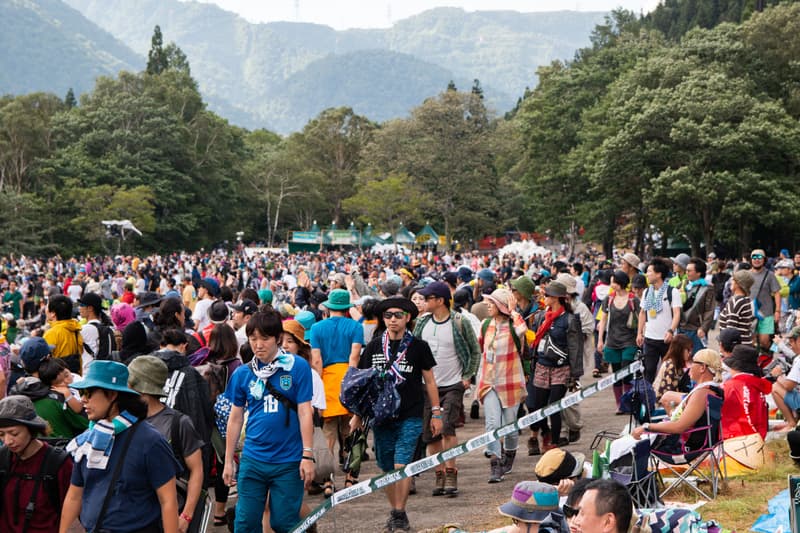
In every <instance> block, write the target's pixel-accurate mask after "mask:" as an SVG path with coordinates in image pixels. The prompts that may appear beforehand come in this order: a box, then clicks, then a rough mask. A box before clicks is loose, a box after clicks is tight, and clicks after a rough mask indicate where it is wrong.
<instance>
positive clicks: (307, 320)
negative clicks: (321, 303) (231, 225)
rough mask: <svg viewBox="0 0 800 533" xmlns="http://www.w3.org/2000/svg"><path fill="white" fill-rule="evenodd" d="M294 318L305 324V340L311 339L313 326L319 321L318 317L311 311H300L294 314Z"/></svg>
mask: <svg viewBox="0 0 800 533" xmlns="http://www.w3.org/2000/svg"><path fill="white" fill-rule="evenodd" d="M294 319H295V320H297V322H299V323H300V325H301V326H303V329H305V330H306V332H305V335H304V338H303V340H306V341H308V340H311V326H313V325H314V323H315V322H316V321H317V317H315V316H314V313H312V312H311V311H300V312H299V313H297V314H296V315H295V316H294Z"/></svg>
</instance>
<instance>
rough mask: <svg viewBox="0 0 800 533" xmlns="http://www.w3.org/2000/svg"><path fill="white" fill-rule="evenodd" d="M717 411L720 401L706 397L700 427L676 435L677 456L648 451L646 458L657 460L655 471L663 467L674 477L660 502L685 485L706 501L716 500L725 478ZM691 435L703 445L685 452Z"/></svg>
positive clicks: (719, 412) (719, 418)
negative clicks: (707, 486) (705, 486)
mask: <svg viewBox="0 0 800 533" xmlns="http://www.w3.org/2000/svg"><path fill="white" fill-rule="evenodd" d="M721 411H722V399H721V398H718V397H716V396H713V395H708V397H707V401H706V411H705V414H704V417H705V421H704V423H703V425H701V426H697V427H694V428H691V429H689V430H688V431H686V432H684V433H683V434H681V435H680V453H678V454H672V453H669V452H666V451H661V450H659V449H658V447H657V446H653V447H652V448H651V450H650V456H651V457H653V458H654V459H656V460H657V461H656V464H657V465H658V466H659V467H666V469H667V470H669V471H670V472H671V474H672V475H674V476H675V477H674V478H673V480H672V481H671V483H669V485H668V486H666V487H665V488H664V490H663V491H662V492H661V494H660V495H659V496H660V498H663V497H664V496H665V495H667V494H668V493H669V492H671V491H672V490H673V489H675V488H676V487H678V486H680V485H686V486H687V487H689V488H691V489H692V490H693V491H695V492H696V493H697V494H698V495H699V496H701V497H703V498H705V499H707V500H713V499H714V498H716V497H717V493H718V492H719V487H720V484H721V483H722V482H724V481H725V480H726V478H727V475H728V472H727V468H726V465H725V452H724V450H723V446H722V442H723V441H722V428H721V418H722V416H721ZM694 435H702V441H703V442H702V444H701V445H699V446H693V447H692V448H691V449H687V447H686V443H687V442H688V441H689V439H690V438H691V437H692V436H694ZM663 436H666V437H668V438H669V437H675V436H674V435H668V436H667V435H664V434H661V435H660V436H659V439H660V438H662V437H663ZM694 438H695V439H697V438H698V437H694ZM705 468H707V469H708V473H706V472H704V471H703V469H705ZM695 480H696V481H700V482H707V483H709V484H710V486H711V491H710V495H709V493H707V492H706V491H704V490H703V489H701V488H700V487H699V486H698V484H697V483H693V481H695ZM664 481H666V479H665V480H664Z"/></svg>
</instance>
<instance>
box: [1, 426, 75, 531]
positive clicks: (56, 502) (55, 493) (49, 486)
mask: <svg viewBox="0 0 800 533" xmlns="http://www.w3.org/2000/svg"><path fill="white" fill-rule="evenodd" d="M40 440H42V439H40ZM55 442H56V441H54V443H55ZM58 442H59V443H62V442H63V439H61V440H59V441H58ZM68 456H69V453H67V451H66V450H64V449H63V448H61V447H59V446H52V445H51V446H48V447H47V450H46V451H45V456H44V460H43V461H42V466H41V467H40V468H39V473H38V474H36V475H30V474H17V473H16V472H12V471H11V450H9V449H8V448H7V447H5V446H2V447H0V494H3V493H4V491H5V488H6V484H7V483H8V481H9V480H10V479H11V478H12V477H17V478H20V479H26V480H31V481H34V482H35V483H34V486H33V493H32V494H31V499H30V501H29V502H28V504H27V505H26V507H25V524H24V525H23V528H22V531H23V532H25V531H27V530H28V524H29V522H30V519H31V517H32V516H33V515H34V513H35V512H36V497H37V496H38V494H39V488H40V487H41V486H43V488H44V491H45V492H46V493H47V497H48V498H49V499H50V504H51V505H52V506H53V509H56V510H58V511H59V512H60V511H61V494H60V490H59V486H58V471H59V470H60V469H61V465H63V464H64V461H66V460H67V457H68ZM2 506H3V501H2V500H0V510H2Z"/></svg>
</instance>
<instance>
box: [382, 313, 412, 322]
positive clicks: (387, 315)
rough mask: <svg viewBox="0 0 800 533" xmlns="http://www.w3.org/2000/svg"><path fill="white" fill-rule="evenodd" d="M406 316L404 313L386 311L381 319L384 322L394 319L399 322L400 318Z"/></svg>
mask: <svg viewBox="0 0 800 533" xmlns="http://www.w3.org/2000/svg"><path fill="white" fill-rule="evenodd" d="M407 314H408V313H406V312H405V311H386V312H385V313H383V318H384V319H385V320H389V319H391V318H396V319H398V320H400V319H401V318H403V317H405V316H406V315H407Z"/></svg>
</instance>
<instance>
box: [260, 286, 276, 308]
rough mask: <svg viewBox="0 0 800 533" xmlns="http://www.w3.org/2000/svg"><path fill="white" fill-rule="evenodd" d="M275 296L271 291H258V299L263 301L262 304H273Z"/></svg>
mask: <svg viewBox="0 0 800 533" xmlns="http://www.w3.org/2000/svg"><path fill="white" fill-rule="evenodd" d="M272 298H273V294H272V291H271V290H269V289H259V291H258V299H259V300H261V303H262V304H271V303H272Z"/></svg>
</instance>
